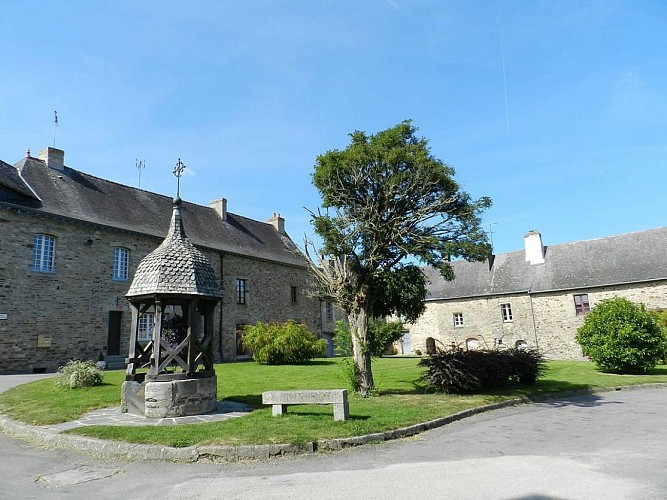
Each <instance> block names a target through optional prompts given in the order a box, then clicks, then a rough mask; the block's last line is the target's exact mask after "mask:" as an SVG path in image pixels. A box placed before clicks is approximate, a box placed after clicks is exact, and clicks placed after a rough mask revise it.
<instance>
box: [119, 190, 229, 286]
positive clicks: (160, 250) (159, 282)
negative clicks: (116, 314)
mask: <svg viewBox="0 0 667 500" xmlns="http://www.w3.org/2000/svg"><path fill="white" fill-rule="evenodd" d="M181 203H182V202H181V200H180V198H177V199H175V200H174V208H173V213H172V217H171V224H170V225H169V232H168V233H167V237H166V238H165V239H164V241H163V242H162V244H161V245H160V246H159V247H157V248H156V249H155V250H153V251H152V252H151V253H149V254H148V255H147V256H146V257H144V259H143V260H142V261H141V262H140V263H139V266H138V267H137V272H136V273H135V275H134V279H133V280H132V285H131V286H130V290H129V291H128V292H127V297H137V296H142V295H154V294H155V295H158V294H160V295H164V294H167V295H170V294H178V295H183V294H187V295H202V296H207V297H222V294H221V293H220V290H219V288H218V285H217V280H216V277H215V271H214V270H213V268H212V267H211V263H210V262H209V260H208V259H207V258H206V257H205V256H204V254H202V253H201V252H200V251H199V250H197V248H196V247H195V246H194V245H193V244H192V243H191V242H190V240H188V238H187V236H186V235H185V230H184V229H183V217H182V214H181Z"/></svg>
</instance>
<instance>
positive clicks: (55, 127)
mask: <svg viewBox="0 0 667 500" xmlns="http://www.w3.org/2000/svg"><path fill="white" fill-rule="evenodd" d="M53 114H54V115H56V117H55V120H54V123H53V147H54V148H55V147H56V132H57V131H58V112H57V111H54V112H53Z"/></svg>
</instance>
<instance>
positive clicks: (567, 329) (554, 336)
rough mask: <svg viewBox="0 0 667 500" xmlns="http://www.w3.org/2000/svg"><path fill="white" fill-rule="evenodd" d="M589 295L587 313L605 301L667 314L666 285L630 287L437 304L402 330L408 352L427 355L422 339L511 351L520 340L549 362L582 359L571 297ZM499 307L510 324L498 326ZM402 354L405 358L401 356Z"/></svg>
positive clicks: (579, 320) (579, 318)
mask: <svg viewBox="0 0 667 500" xmlns="http://www.w3.org/2000/svg"><path fill="white" fill-rule="evenodd" d="M584 293H585V294H588V299H589V303H590V307H591V308H592V307H594V306H595V304H597V303H599V302H600V301H601V300H603V299H606V298H610V297H616V296H620V297H625V298H627V299H628V300H631V301H633V302H637V303H643V304H645V305H646V307H647V308H649V309H657V308H667V282H666V281H661V282H651V283H635V284H630V285H617V286H609V287H598V288H591V289H581V290H568V291H561V292H551V293H541V294H531V295H530V296H529V295H528V294H527V293H523V294H511V295H502V296H491V297H482V298H469V299H459V300H436V301H429V302H427V304H426V311H425V312H424V314H423V315H422V316H421V317H420V318H419V320H417V322H415V323H413V324H407V325H406V330H407V331H408V332H409V335H410V345H411V349H412V352H413V353H414V352H415V351H417V350H419V351H421V352H422V353H426V339H427V338H428V337H431V338H433V339H435V340H436V346H437V347H440V348H443V347H449V346H450V345H451V343H452V342H454V343H455V344H456V345H459V346H461V347H465V345H466V340H468V339H473V338H474V339H477V342H478V343H479V344H480V345H481V346H485V345H486V346H488V347H493V346H495V345H498V343H499V341H500V342H501V345H504V346H514V345H515V343H516V342H517V341H520V340H523V341H525V342H526V344H527V346H528V347H539V349H540V350H541V351H543V352H544V354H545V355H546V356H547V357H549V358H552V359H583V356H582V353H581V348H580V347H579V345H578V344H577V342H576V341H575V335H576V331H577V328H579V326H581V325H582V323H583V318H584V317H583V316H581V315H579V316H577V314H576V310H575V307H574V298H573V296H574V295H575V294H577V295H578V294H584ZM501 304H510V305H511V309H512V315H513V319H512V321H509V322H506V321H503V316H502V311H501ZM455 313H461V314H463V326H454V314H455ZM406 354H407V353H406Z"/></svg>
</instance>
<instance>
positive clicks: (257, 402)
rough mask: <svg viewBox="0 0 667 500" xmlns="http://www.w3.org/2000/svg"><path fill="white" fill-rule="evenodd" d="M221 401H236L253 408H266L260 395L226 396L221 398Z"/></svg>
mask: <svg viewBox="0 0 667 500" xmlns="http://www.w3.org/2000/svg"><path fill="white" fill-rule="evenodd" d="M223 401H236V402H238V403H245V404H247V405H251V406H253V407H255V408H262V407H266V408H268V405H263V404H262V395H261V394H235V395H233V396H228V397H225V398H223Z"/></svg>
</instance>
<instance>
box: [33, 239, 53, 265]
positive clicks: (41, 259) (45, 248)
mask: <svg viewBox="0 0 667 500" xmlns="http://www.w3.org/2000/svg"><path fill="white" fill-rule="evenodd" d="M55 250H56V240H55V239H54V238H53V237H52V236H48V235H46V234H36V235H35V239H34V240H33V248H32V270H33V271H39V272H40V273H52V272H54V271H55V269H54V267H53V258H54V254H55Z"/></svg>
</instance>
